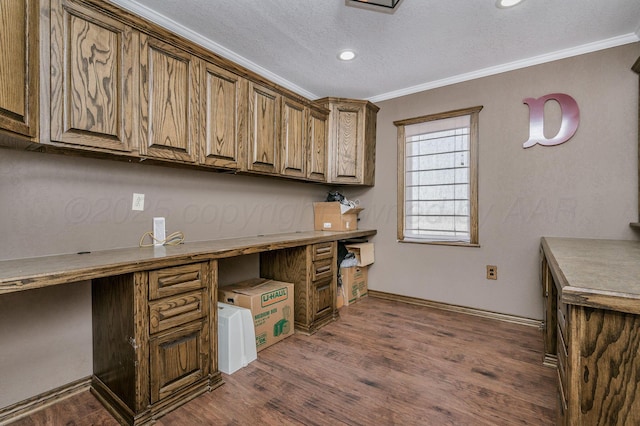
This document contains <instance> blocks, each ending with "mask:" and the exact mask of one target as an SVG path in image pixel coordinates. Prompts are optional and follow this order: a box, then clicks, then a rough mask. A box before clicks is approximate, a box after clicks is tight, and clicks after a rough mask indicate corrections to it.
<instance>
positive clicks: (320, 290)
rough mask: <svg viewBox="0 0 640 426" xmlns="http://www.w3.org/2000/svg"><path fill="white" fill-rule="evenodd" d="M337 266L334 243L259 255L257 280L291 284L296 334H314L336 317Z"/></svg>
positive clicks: (310, 245) (335, 244)
mask: <svg viewBox="0 0 640 426" xmlns="http://www.w3.org/2000/svg"><path fill="white" fill-rule="evenodd" d="M314 259H320V260H314ZM336 263H337V243H336V242H335V241H334V242H330V243H318V244H309V245H307V246H303V247H294V248H289V249H283V250H275V251H269V252H263V253H261V254H260V276H262V277H265V278H271V279H275V280H279V281H285V282H290V283H293V284H294V304H295V306H294V319H295V327H296V330H298V331H301V332H303V333H309V334H311V333H315V332H316V331H317V330H318V329H319V328H320V327H322V326H323V325H325V324H327V323H329V322H331V321H333V320H335V319H336V318H337V317H338V311H337V309H336V300H335V298H336V288H337V275H336V270H337V267H336V266H337V265H336Z"/></svg>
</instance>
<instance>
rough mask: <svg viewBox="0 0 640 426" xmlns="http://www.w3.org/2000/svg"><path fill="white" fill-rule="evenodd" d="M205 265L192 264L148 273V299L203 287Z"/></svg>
mask: <svg viewBox="0 0 640 426" xmlns="http://www.w3.org/2000/svg"><path fill="white" fill-rule="evenodd" d="M206 265H207V264H206V263H194V264H191V265H183V266H176V267H173V268H164V269H157V270H155V271H150V272H149V299H150V300H155V299H160V298H162V297H167V296H173V295H175V294H180V293H184V292H187V291H191V290H197V289H199V288H202V287H204V282H205V280H204V276H205V273H206Z"/></svg>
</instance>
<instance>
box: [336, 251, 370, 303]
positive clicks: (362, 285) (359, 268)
mask: <svg viewBox="0 0 640 426" xmlns="http://www.w3.org/2000/svg"><path fill="white" fill-rule="evenodd" d="M345 247H346V248H347V250H349V251H350V252H351V253H354V254H355V256H356V259H357V264H356V266H352V267H349V268H343V267H341V268H340V277H341V281H342V287H339V288H338V298H337V300H336V302H337V303H336V304H337V307H338V308H340V307H341V306H343V305H344V306H348V305H350V304H352V303H355V302H357V301H358V300H360V299H361V298H363V297H365V296H366V295H367V294H368V292H369V290H368V285H367V278H368V269H369V265H371V264H372V263H373V262H374V260H375V258H374V251H373V243H360V244H346V245H345Z"/></svg>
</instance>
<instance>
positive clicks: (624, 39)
mask: <svg viewBox="0 0 640 426" xmlns="http://www.w3.org/2000/svg"><path fill="white" fill-rule="evenodd" d="M637 41H640V28H639V29H638V31H636V32H635V33H630V34H625V35H622V36H618V37H612V38H609V39H605V40H601V41H597V42H594V43H588V44H583V45H581V46H577V47H572V48H569V49H563V50H558V51H556V52H552V53H547V54H545V55H539V56H534V57H531V58H527V59H523V60H521V61H514V62H509V63H506V64H502V65H498V66H495V67H489V68H483V69H481V70H477V71H472V72H469V73H465V74H459V75H456V76H453V77H447V78H443V79H441V80H434V81H430V82H427V83H423V84H418V85H417V86H411V87H407V88H405V89H400V90H394V91H392V92H388V93H382V94H380V95H376V96H372V97H370V98H368V99H367V100H368V101H370V102H373V103H375V102H380V101H386V100H389V99H394V98H399V97H401V96H406V95H412V94H414V93H418V92H424V91H425V90H431V89H436V88H438V87H444V86H448V85H451V84H456V83H462V82H464V81H469V80H475V79H477V78H481V77H488V76H491V75H495V74H500V73H503V72H506V71H514V70H517V69H521V68H527V67H531V66H534V65H539V64H544V63H547V62H553V61H557V60H560V59H565V58H570V57H572V56H578V55H584V54H586V53H591V52H596V51H598V50H604V49H609V48H611V47H617V46H622V45H624V44H629V43H635V42H637Z"/></svg>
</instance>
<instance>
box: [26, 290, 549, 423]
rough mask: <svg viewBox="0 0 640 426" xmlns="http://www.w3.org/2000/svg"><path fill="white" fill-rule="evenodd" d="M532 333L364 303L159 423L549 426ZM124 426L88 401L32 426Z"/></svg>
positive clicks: (51, 410) (265, 355)
mask: <svg viewBox="0 0 640 426" xmlns="http://www.w3.org/2000/svg"><path fill="white" fill-rule="evenodd" d="M542 350H543V349H542V335H541V333H540V332H539V331H538V330H537V329H536V328H534V327H527V326H522V325H516V324H510V323H506V322H501V321H496V320H491V319H486V318H479V317H475V316H469V315H465V314H461V313H455V312H448V311H443V310H438V309H432V308H426V307H421V306H414V305H409V304H405V303H401V302H393V301H386V300H381V299H376V298H371V297H369V298H365V299H363V300H362V301H360V302H358V303H356V304H354V305H351V306H349V307H345V308H343V309H341V310H340V319H339V320H338V321H337V322H334V323H331V324H329V325H327V326H325V327H324V328H322V329H320V330H319V331H318V332H317V333H316V334H314V335H313V336H305V335H301V334H295V335H294V336H292V337H289V338H287V339H285V340H284V341H282V342H280V343H278V344H276V345H274V346H272V347H270V348H267V349H265V350H263V351H262V352H260V353H259V354H258V360H257V361H255V362H253V363H251V364H250V365H249V366H247V367H245V368H243V369H241V370H239V371H237V372H236V373H234V374H232V375H223V378H224V380H225V381H226V383H225V384H224V385H223V386H222V387H220V388H218V389H215V390H214V391H212V392H210V393H207V394H205V395H202V396H200V397H198V398H196V399H195V400H193V401H191V402H189V403H187V404H185V405H184V406H182V407H181V408H179V409H177V410H175V411H173V412H171V413H169V414H167V415H166V416H164V417H162V418H160V419H159V420H158V422H157V423H156V424H157V425H163V426H169V425H255V424H261V425H438V426H440V425H456V426H458V425H526V424H529V425H552V424H554V423H555V415H556V414H555V413H556V398H555V380H556V379H555V376H556V372H555V370H554V369H552V368H548V367H544V366H542ZM59 424H66V425H116V424H117V423H116V422H115V421H114V420H113V419H112V418H111V417H110V416H109V414H108V413H107V412H106V410H105V409H104V408H102V406H101V405H100V404H99V403H98V402H97V401H96V400H95V399H94V398H93V396H91V394H89V393H88V392H85V393H83V394H81V395H78V396H75V397H73V398H69V399H68V400H65V401H62V402H60V403H58V404H56V405H54V406H52V407H48V408H46V409H43V410H41V411H39V412H38V413H36V414H34V415H33V416H31V417H30V418H26V419H21V420H20V421H18V422H16V423H14V425H15V426H26V425H59Z"/></svg>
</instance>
